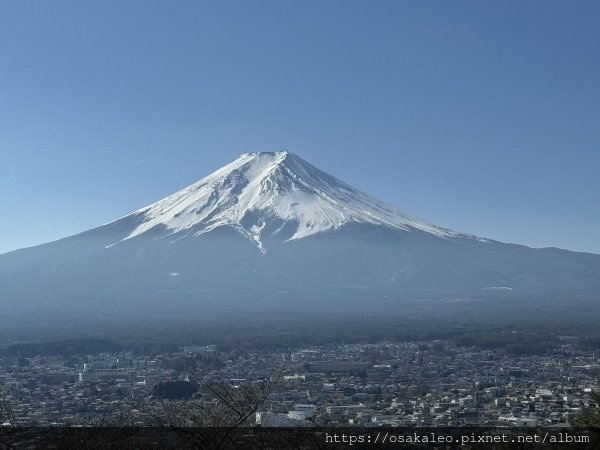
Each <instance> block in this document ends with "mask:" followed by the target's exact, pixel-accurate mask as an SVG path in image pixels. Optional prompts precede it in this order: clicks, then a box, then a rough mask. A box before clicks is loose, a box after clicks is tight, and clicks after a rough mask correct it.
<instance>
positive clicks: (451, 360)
mask: <svg viewBox="0 0 600 450" xmlns="http://www.w3.org/2000/svg"><path fill="white" fill-rule="evenodd" d="M206 361H212V362H213V363H211V364H207V363H206ZM215 361H217V362H218V363H217V364H215V363H214V362H215ZM192 362H193V364H192ZM175 380H179V381H185V382H191V383H197V384H202V383H206V382H210V381H224V382H225V383H226V384H227V385H228V386H230V388H231V389H237V388H238V387H239V386H242V385H249V386H252V385H253V384H258V383H263V384H264V382H265V380H271V381H270V382H272V383H276V388H275V389H274V390H273V392H271V394H270V395H269V396H268V397H267V398H266V400H265V401H264V402H263V403H262V405H261V407H260V411H259V413H258V414H256V417H255V420H256V422H257V423H259V424H261V425H266V426H294V425H298V426H301V425H312V424H322V425H340V426H353V425H358V426H465V425H503V426H508V425H515V426H552V425H557V426H565V425H568V424H569V423H571V422H572V421H573V419H574V418H575V417H576V416H577V415H578V414H581V413H582V411H584V410H586V409H588V408H591V407H594V406H596V405H595V404H594V402H593V400H592V399H591V397H590V394H591V392H592V390H599V389H600V360H599V359H598V357H597V356H596V355H595V354H594V353H591V352H582V351H578V350H576V349H575V347H574V346H573V345H571V344H566V345H564V346H563V347H562V348H560V349H557V350H554V351H552V352H550V353H548V354H546V355H544V356H510V355H506V354H501V353H497V352H490V351H480V350H476V349H474V348H467V347H456V346H454V345H453V344H452V343H451V342H439V341H427V342H406V343H395V342H381V343H377V344H347V345H344V344H330V345H322V346H316V347H311V348H308V349H295V350H294V351H291V352H286V353H281V352H275V353H268V352H265V353H262V352H250V353H242V352H240V351H236V350H230V351H219V350H218V349H217V347H215V346H198V347H184V348H182V349H181V350H180V351H179V352H177V353H171V354H164V355H140V354H134V353H132V352H119V353H116V354H107V353H104V354H99V355H79V356H76V357H62V356H36V357H31V358H22V357H4V358H0V401H1V402H3V404H4V405H6V406H8V410H9V411H10V414H6V413H5V414H4V417H0V424H3V425H5V426H8V425H11V424H12V425H16V424H24V423H28V424H32V423H33V424H37V425H40V426H53V425H71V424H72V425H77V424H103V423H104V424H108V423H115V421H119V420H126V421H127V424H131V425H146V424H149V423H150V422H149V418H151V417H155V416H156V415H157V414H160V412H161V409H162V408H164V405H165V399H163V398H157V397H156V395H155V393H154V392H153V386H155V385H156V384H157V383H161V382H168V381H175ZM193 400H194V401H202V396H201V395H200V396H197V397H194V398H193ZM173 401H190V400H173ZM5 410H6V408H5Z"/></svg>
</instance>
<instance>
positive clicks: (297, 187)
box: [124, 151, 458, 249]
mask: <svg viewBox="0 0 600 450" xmlns="http://www.w3.org/2000/svg"><path fill="white" fill-rule="evenodd" d="M132 216H136V217H138V218H139V217H140V216H141V224H140V225H139V226H137V228H136V229H135V230H133V232H132V233H131V234H129V236H127V237H126V238H125V239H124V240H126V239H130V238H133V237H136V236H139V235H141V234H143V233H145V232H147V231H149V230H151V229H155V228H156V227H162V228H166V229H167V230H168V231H169V232H170V233H172V234H175V233H180V232H183V233H184V234H183V235H182V236H181V237H183V236H187V235H189V234H193V235H196V236H199V235H201V234H204V233H207V232H209V231H211V230H213V229H215V228H217V227H223V226H227V227H231V228H233V229H235V230H236V231H238V232H239V233H240V234H242V235H243V236H245V237H247V238H249V239H251V240H252V241H253V242H254V243H255V244H256V245H257V246H258V247H259V248H261V249H262V244H263V242H262V239H263V238H264V237H265V236H277V235H280V236H282V237H284V238H285V239H286V240H294V239H301V238H304V237H306V236H310V235H313V234H315V233H319V232H323V231H327V230H332V229H338V228H340V227H341V226H342V225H346V224H349V223H367V224H374V225H382V226H386V227H390V228H393V229H399V230H405V231H410V230H411V229H416V230H420V231H423V232H426V233H430V234H433V235H435V236H438V237H442V238H447V237H453V236H457V235H458V233H455V232H453V231H451V230H447V229H444V228H441V227H438V226H435V225H432V224H429V223H427V222H425V221H423V220H420V219H417V218H414V217H411V216H409V215H406V214H404V213H403V212H402V211H400V210H398V209H397V208H395V207H392V206H389V205H386V204H384V203H382V202H380V201H378V200H377V199H375V198H373V197H371V196H369V195H367V194H365V193H363V192H361V191H359V190H357V189H354V188H353V187H351V186H349V185H347V184H345V183H344V182H342V181H340V180H338V179H337V178H334V177H332V176H330V175H328V174H326V173H325V172H322V171H321V170H319V169H317V168H316V167H314V166H312V165H310V164H309V163H307V162H306V161H304V160H302V159H301V158H299V157H298V156H296V155H293V154H291V153H288V152H286V151H281V152H274V153H245V154H242V155H241V156H239V157H238V158H237V159H236V160H235V161H233V162H231V163H230V164H228V165H226V166H224V167H222V168H221V169H219V170H217V171H216V172H214V173H213V174H211V175H209V176H208V177H206V178H204V179H202V180H200V181H199V182H197V183H195V184H193V185H191V186H189V187H187V188H185V189H183V190H181V191H179V192H177V193H175V194H173V195H171V196H169V197H167V198H165V199H163V200H160V201H159V202H157V203H154V204H152V205H150V206H147V207H145V208H142V209H140V210H138V211H136V212H134V213H133V214H132Z"/></svg>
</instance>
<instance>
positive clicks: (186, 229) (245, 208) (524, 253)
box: [0, 151, 600, 323]
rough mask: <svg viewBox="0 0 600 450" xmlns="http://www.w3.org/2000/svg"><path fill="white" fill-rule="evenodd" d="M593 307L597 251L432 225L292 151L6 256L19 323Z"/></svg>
mask: <svg viewBox="0 0 600 450" xmlns="http://www.w3.org/2000/svg"><path fill="white" fill-rule="evenodd" d="M599 301H600V255H594V254H586V253H576V252H570V251H567V250H559V249H555V248H545V249H532V248H528V247H525V246H521V245H515V244H505V243H501V242H497V241H494V240H491V239H484V238H480V237H477V236H472V235H468V234H463V233H459V232H456V231H452V230H449V229H446V228H443V227H440V226H437V225H433V224H431V223H428V222H426V221H424V220H421V219H419V218H416V217H413V216H411V215H408V214H406V213H404V212H402V211H401V210H399V209H398V208H396V207H394V206H390V205H387V204H385V203H384V202H381V201H379V200H377V199H375V198H373V197H371V196H369V195H368V194H366V193H364V192H361V191H359V190H357V189H355V188H353V187H352V186H350V185H348V184H346V183H344V182H342V181H340V180H338V179H337V178H335V177H333V176H331V175H328V174H327V173H325V172H323V171H321V170H319V169H317V168H316V167H314V166H312V165H311V164H309V163H307V162H306V161H304V160H302V159H301V158H300V157H298V156H296V155H294V154H291V153H288V152H285V151H283V152H274V153H245V154H242V155H240V156H239V157H238V158H237V159H235V160H234V161H233V162H231V163H229V164H227V165H226V166H224V167H222V168H221V169H219V170H217V171H216V172H214V173H212V174H211V175H209V176H207V177H206V178H203V179H202V180H200V181H199V182H197V183H195V184H192V185H191V186H189V187H187V188H185V189H183V190H181V191H179V192H177V193H175V194H173V195H171V196H169V197H166V198H165V199H163V200H160V201H158V202H156V203H154V204H151V205H149V206H146V207H144V208H141V209H139V210H137V211H135V212H133V213H131V214H129V215H127V216H125V217H122V218H120V219H118V220H115V221H114V222H111V223H108V224H105V225H102V226H100V227H98V228H94V229H92V230H89V231H85V232H83V233H80V234H78V235H75V236H71V237H68V238H65V239H61V240H59V241H56V242H51V243H48V244H44V245H40V246H36V247H31V248H26V249H22V250H17V251H14V252H10V253H6V254H3V255H0V302H1V304H2V308H3V311H4V314H3V317H4V318H5V319H6V318H8V319H7V320H8V321H12V323H14V321H15V320H17V319H19V320H20V319H22V318H23V317H32V315H34V316H35V315H37V317H39V318H40V320H42V321H43V320H55V319H56V318H57V317H61V318H63V319H64V320H65V321H66V322H68V321H73V320H80V318H82V317H88V319H89V318H97V317H104V318H105V319H106V320H116V321H118V320H131V318H132V317H133V318H136V319H140V320H141V318H142V317H153V318H167V317H171V318H173V319H174V320H177V318H178V317H188V318H190V317H203V318H205V319H206V320H218V319H219V318H225V317H232V316H236V315H237V316H239V317H242V318H244V317H245V318H247V317H253V316H257V315H260V316H265V315H273V316H282V317H289V316H294V315H299V314H339V313H340V312H343V313H344V314H356V315H359V314H361V313H364V312H365V311H368V312H372V313H377V312H378V313H381V314H400V315H401V314H405V313H406V312H407V311H408V310H409V309H410V308H409V305H413V306H414V305H415V304H419V305H420V308H421V309H429V310H431V308H433V306H431V305H433V304H435V305H437V306H439V305H445V306H444V307H445V308H446V310H447V307H448V305H451V304H464V303H468V304H477V305H496V306H498V305H509V304H511V305H524V304H527V305H533V306H532V307H536V305H537V306H540V305H545V306H544V307H547V306H548V305H563V306H564V305H565V304H568V305H571V306H572V305H575V304H577V305H583V306H582V308H583V309H582V310H585V308H588V307H590V305H592V306H593V307H595V308H597V306H598V303H599ZM586 305H587V306H586ZM437 306H436V307H437ZM571 306H569V307H571ZM480 307H482V308H483V307H485V306H480ZM507 307H508V306H507ZM429 312H431V311H429ZM50 317H52V319H50ZM90 320H91V319H90Z"/></svg>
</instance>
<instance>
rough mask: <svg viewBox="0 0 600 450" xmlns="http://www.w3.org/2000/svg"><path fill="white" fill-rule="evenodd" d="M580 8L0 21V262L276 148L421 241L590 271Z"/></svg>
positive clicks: (37, 7)
mask: <svg viewBox="0 0 600 450" xmlns="http://www.w3.org/2000/svg"><path fill="white" fill-rule="evenodd" d="M599 24H600V2H598V1H576V2H566V1H562V0H561V1H552V0H543V1H514V2H511V1H493V2H492V1H479V0H477V1H468V0H465V1H422V0H418V1H417V0H415V1H376V2H371V1H360V2H356V1H349V0H343V1H322V0H319V1H308V0H307V1H280V0H277V1H262V0H256V1H246V0H244V1H218V2H217V1H211V2H200V1H176V2H170V1H161V2H157V1H148V0H143V1H142V0H139V1H121V0H118V1H107V0H103V1H80V0H77V1H76V0H73V1H69V2H65V1H59V0H53V1H51V2H50V1H41V0H38V1H33V0H32V1H26V2H23V1H3V2H0V214H1V217H0V252H5V251H8V250H11V249H15V248H20V247H24V246H29V245H34V244H38V243H42V242H46V241H49V240H54V239H57V238H60V237H64V236H68V235H71V234H75V233H77V232H80V231H83V230H85V229H88V228H92V227H95V226H98V225H100V224H102V223H105V222H108V221H111V220H113V219H116V218H118V217H120V216H122V215H125V214H127V213H129V212H131V211H133V210H135V209H138V208H140V207H142V206H144V205H146V204H149V203H151V202H153V201H156V200H158V199H160V198H162V197H164V196H166V195H168V194H170V193H172V192H174V191H176V190H178V189H180V188H182V187H184V186H186V185H188V184H191V183H192V182H194V181H197V180H198V179H200V178H202V177H204V176H205V175H208V174H209V173H210V172H212V171H213V170H215V169H217V168H218V167H220V166H221V165H223V164H225V163H227V162H229V161H230V160H232V159H234V158H235V157H236V156H237V155H238V154H239V153H242V152H247V151H274V150H280V149H287V150H289V151H291V152H294V153H297V154H298V155H300V156H301V157H303V158H304V159H306V160H308V161H309V162H311V163H313V164H314V165H316V166H318V167H320V168H321V169H323V170H325V171H327V172H329V173H331V174H333V175H335V176H337V177H338V178H341V179H343V180H344V181H346V182H348V183H350V184H352V185H354V186H356V187H358V188H361V189H362V190H364V191H367V192H368V193H370V194H372V195H374V196H376V197H379V198H381V199H383V200H385V201H387V202H390V203H392V204H395V205H397V206H399V207H400V208H402V209H404V210H405V211H407V212H409V213H412V214H414V215H417V216H420V217H423V218H425V219H427V220H429V221H431V222H434V223H436V224H439V225H442V226H446V227H450V228H453V229H456V230H458V231H462V232H467V233H473V234H477V235H481V236H485V237H490V238H494V239H498V240H502V241H508V242H516V243H522V244H526V245H530V246H535V247H541V246H557V247H562V248H568V249H573V250H580V251H590V252H595V253H600V235H599V230H600V207H599V203H600V201H599V200H600V195H599V194H600V173H599V172H600V57H599V55H600V25H599Z"/></svg>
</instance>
